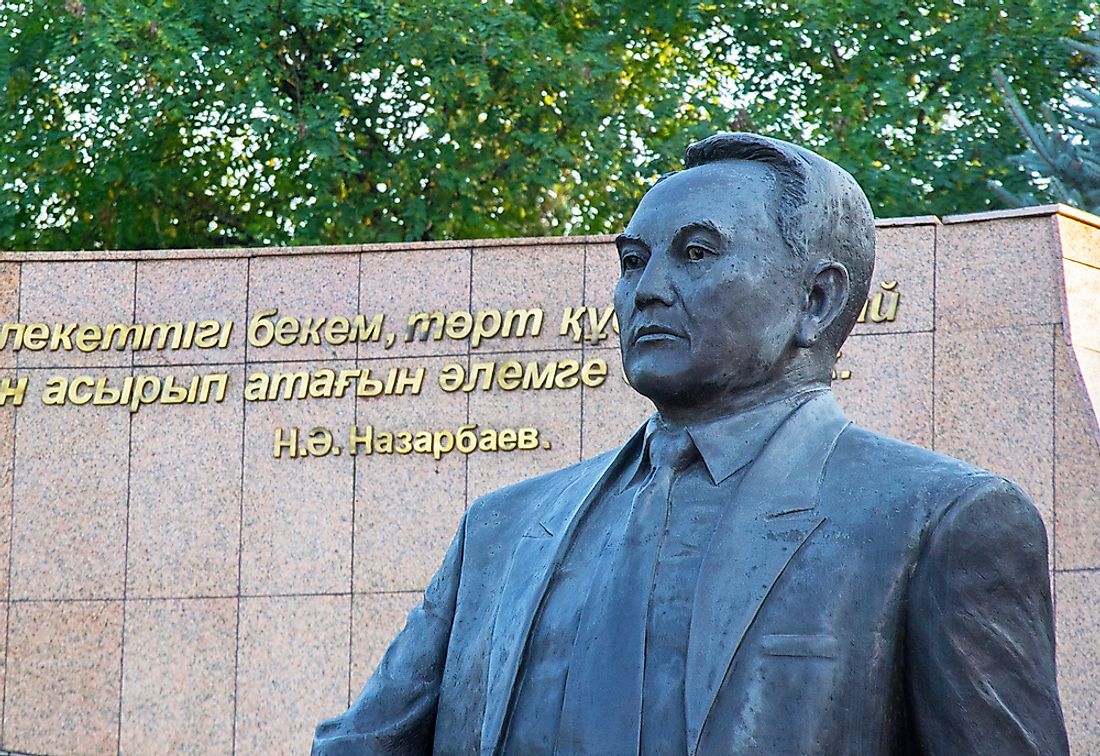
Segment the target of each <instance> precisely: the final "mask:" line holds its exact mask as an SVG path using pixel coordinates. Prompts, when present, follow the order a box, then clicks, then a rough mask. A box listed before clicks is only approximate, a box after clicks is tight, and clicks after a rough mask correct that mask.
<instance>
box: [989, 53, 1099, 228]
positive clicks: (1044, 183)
mask: <svg viewBox="0 0 1100 756" xmlns="http://www.w3.org/2000/svg"><path fill="white" fill-rule="evenodd" d="M1098 41H1100V37H1098V36H1097V35H1096V34H1093V35H1090V42H1091V44H1090V43H1085V42H1080V41H1076V40H1072V39H1069V40H1066V45H1067V46H1068V47H1069V48H1070V49H1071V50H1073V51H1075V52H1077V53H1079V54H1080V55H1081V56H1083V58H1084V59H1085V60H1087V61H1088V71H1087V75H1088V78H1089V79H1091V82H1092V83H1091V85H1085V84H1083V83H1077V84H1074V85H1073V86H1072V88H1071V90H1070V93H1071V96H1070V98H1069V99H1068V100H1067V101H1065V102H1063V103H1061V104H1060V107H1058V110H1057V111H1055V109H1054V108H1052V107H1050V106H1048V105H1043V106H1041V108H1040V112H1041V113H1042V115H1043V125H1042V126H1038V127H1037V126H1036V125H1035V124H1034V123H1033V122H1032V121H1031V118H1030V117H1029V116H1028V114H1027V110H1026V108H1024V106H1023V105H1022V104H1020V99H1019V97H1018V96H1017V95H1016V90H1015V88H1014V87H1013V86H1012V84H1011V83H1010V82H1009V81H1008V78H1007V77H1006V76H1005V74H1004V72H1003V71H1000V70H997V71H994V72H993V77H994V81H995V82H996V84H997V88H998V89H1000V91H1001V93H1002V95H1003V96H1004V99H1005V103H1006V104H1005V107H1006V109H1007V110H1008V113H1009V115H1011V116H1012V118H1013V120H1015V122H1016V125H1017V126H1018V127H1019V129H1020V131H1021V132H1022V133H1023V135H1024V137H1025V138H1026V139H1027V143H1028V149H1027V151H1026V152H1024V153H1023V154H1021V155H1016V156H1014V157H1011V158H1009V163H1010V164H1011V165H1014V166H1016V167H1017V168H1019V169H1021V170H1022V171H1024V172H1025V173H1026V174H1027V175H1028V177H1029V178H1030V179H1031V181H1032V184H1033V185H1034V186H1035V188H1036V190H1037V191H1038V193H1039V194H1038V196H1036V195H1035V194H1034V193H1032V192H1022V193H1018V194H1013V193H1012V192H1010V191H1008V190H1007V189H1005V188H1004V186H1002V185H1001V184H1000V183H999V182H994V183H992V184H991V188H992V189H993V191H994V192H996V193H997V194H998V195H1000V196H1001V197H1002V198H1003V199H1004V200H1005V201H1006V202H1008V203H1009V204H1012V205H1017V206H1023V205H1036V204H1039V202H1040V198H1042V199H1044V200H1047V201H1053V202H1064V203H1066V204H1068V205H1073V206H1074V207H1079V208H1081V209H1083V210H1088V211H1090V212H1093V213H1097V212H1100V92H1098V91H1097V82H1100V46H1097V44H1096V42H1098Z"/></svg>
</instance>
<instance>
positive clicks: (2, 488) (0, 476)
mask: <svg viewBox="0 0 1100 756" xmlns="http://www.w3.org/2000/svg"><path fill="white" fill-rule="evenodd" d="M3 377H4V374H3V373H0V379H3ZM14 484H15V407H12V406H11V405H10V404H8V405H6V406H4V407H0V597H3V598H5V599H6V598H7V596H8V566H9V565H10V561H9V558H10V555H11V511H12V493H13V486H14Z"/></svg>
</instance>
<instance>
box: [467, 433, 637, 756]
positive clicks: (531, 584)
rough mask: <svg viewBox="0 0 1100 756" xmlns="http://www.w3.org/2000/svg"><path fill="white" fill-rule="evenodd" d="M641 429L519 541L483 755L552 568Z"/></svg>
mask: <svg viewBox="0 0 1100 756" xmlns="http://www.w3.org/2000/svg"><path fill="white" fill-rule="evenodd" d="M644 428H645V426H644V425H643V426H642V428H640V429H639V430H638V431H637V432H635V434H634V435H633V436H632V437H631V439H630V440H629V441H628V442H627V443H626V444H625V445H624V446H623V447H622V448H621V449H620V450H619V452H618V453H617V454H613V455H608V457H607V458H606V459H604V460H602V461H599V462H597V463H596V464H593V465H589V466H588V467H587V468H586V469H584V470H583V471H582V472H581V473H580V474H579V475H578V476H577V477H576V478H575V479H574V480H573V481H572V482H571V483H570V484H569V485H568V486H566V488H565V489H564V490H563V491H561V492H560V493H554V492H551V493H549V494H548V495H547V498H546V499H545V500H544V501H542V502H540V503H539V505H538V507H537V510H538V511H540V512H543V513H545V514H544V515H543V516H542V517H541V518H540V520H539V521H538V522H537V523H536V524H535V525H534V526H533V527H532V528H531V529H530V530H528V532H527V533H525V534H524V535H523V537H522V538H520V539H519V543H518V544H517V545H516V547H515V550H514V551H513V553H512V561H511V563H510V565H509V567H508V575H507V577H506V578H505V580H504V586H503V588H502V590H501V595H500V601H499V603H498V604H497V612H496V617H495V618H494V620H493V642H492V646H491V649H490V654H489V680H488V690H487V692H486V705H485V719H484V720H483V721H482V725H481V752H482V753H490V754H494V753H497V752H499V750H500V749H501V748H502V747H503V742H502V739H503V735H504V726H505V720H506V718H507V715H508V709H509V705H510V703H511V700H512V694H513V689H514V687H515V684H516V678H517V675H518V673H519V668H520V664H521V662H522V660H523V656H524V652H525V650H526V647H527V638H528V636H529V635H530V633H531V628H532V626H533V624H534V619H535V615H536V614H537V613H538V609H539V606H540V605H541V604H542V599H543V596H544V595H545V594H546V589H547V586H548V585H549V583H550V578H551V576H552V575H553V573H554V568H555V567H556V566H557V565H558V564H560V563H561V560H562V559H563V558H564V557H565V552H566V550H567V549H568V547H569V544H570V543H572V540H573V534H574V533H575V532H576V526H577V523H578V522H579V521H580V519H581V517H580V515H581V514H583V513H584V511H585V510H586V509H587V508H588V505H589V504H591V503H592V501H593V500H594V499H596V498H598V497H599V496H600V494H601V493H602V492H603V490H604V489H605V487H606V481H607V480H608V478H610V477H612V476H613V475H614V474H615V471H617V470H618V469H619V467H620V465H619V464H618V463H619V461H620V460H626V459H635V458H637V449H638V448H639V445H640V444H641V439H642V438H643V433H644V431H643V429H644Z"/></svg>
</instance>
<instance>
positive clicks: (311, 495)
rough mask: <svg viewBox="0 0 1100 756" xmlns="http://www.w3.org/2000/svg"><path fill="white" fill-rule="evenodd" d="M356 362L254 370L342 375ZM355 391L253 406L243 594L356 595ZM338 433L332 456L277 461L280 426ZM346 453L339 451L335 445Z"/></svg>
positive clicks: (249, 408)
mask: <svg viewBox="0 0 1100 756" xmlns="http://www.w3.org/2000/svg"><path fill="white" fill-rule="evenodd" d="M354 367H355V362H354V361H346V362H345V361H327V362H323V363H312V362H306V363H281V364H267V365H262V366H257V365H251V366H250V367H249V370H250V372H251V371H262V372H265V373H268V374H275V373H285V372H296V371H302V372H305V373H312V372H313V371H315V370H317V369H320V368H328V369H331V370H335V371H337V372H339V371H340V370H348V369H353V368H354ZM354 393H355V389H354V387H353V388H352V390H351V391H350V392H349V393H348V394H347V395H345V396H344V397H342V398H330V399H302V400H295V399H291V400H281V399H280V400H276V401H257V402H247V403H246V406H245V434H244V498H243V502H244V507H243V510H244V515H243V516H244V522H243V525H242V528H241V532H242V537H241V591H242V593H244V594H245V595H262V596H266V595H272V594H284V593H341V592H342V593H349V592H350V591H351V537H352V535H351V534H352V522H351V509H352V495H353V494H352V492H353V482H352V481H353V471H352V459H353V458H352V457H351V455H350V454H348V453H347V450H346V449H344V446H346V443H345V440H346V438H347V434H348V429H349V427H350V426H351V425H352V423H353V418H354V416H355V415H354V406H353V403H354V399H355V397H354ZM292 428H297V429H298V433H299V436H298V439H299V443H298V447H299V449H300V450H305V449H306V448H307V447H306V444H307V438H308V435H309V433H310V432H311V431H312V430H313V429H315V428H324V429H327V430H329V431H330V432H331V433H332V435H333V447H334V448H333V453H331V454H328V455H326V456H311V455H308V454H302V455H299V456H298V457H297V458H292V457H290V452H289V450H283V451H282V456H281V458H279V459H276V458H275V456H274V444H275V433H276V429H282V430H283V432H284V434H286V437H289V434H290V433H291V429H292ZM337 446H339V447H340V448H341V452H340V454H338V455H337V454H336V453H335V447H337Z"/></svg>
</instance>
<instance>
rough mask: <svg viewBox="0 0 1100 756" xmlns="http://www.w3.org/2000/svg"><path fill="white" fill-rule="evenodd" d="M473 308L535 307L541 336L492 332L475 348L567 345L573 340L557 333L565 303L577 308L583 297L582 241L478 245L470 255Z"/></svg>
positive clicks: (512, 349) (492, 349)
mask: <svg viewBox="0 0 1100 756" xmlns="http://www.w3.org/2000/svg"><path fill="white" fill-rule="evenodd" d="M472 286H473V291H472V294H471V298H472V304H471V309H472V310H473V312H474V313H475V317H476V314H477V313H478V312H480V311H482V310H500V311H501V312H505V311H507V310H511V309H532V308H539V309H541V310H542V311H543V323H542V329H541V332H540V335H539V336H534V337H532V336H530V335H528V336H523V337H515V336H512V337H509V338H502V337H499V336H498V337H495V338H490V339H486V340H485V341H482V342H481V343H480V345H478V346H477V347H476V348H475V347H473V342H472V341H471V349H472V351H473V353H475V354H476V353H478V352H515V351H520V350H522V351H531V350H535V349H540V350H541V349H565V348H569V347H572V346H574V343H573V341H572V339H569V338H566V337H564V336H559V335H558V330H559V328H560V326H561V320H562V314H563V313H564V312H565V309H566V308H567V307H579V306H581V301H582V299H583V297H584V244H583V243H577V244H561V245H553V246H548V247H537V246H530V247H529V246H525V247H480V248H477V247H475V248H474V254H473V284H472Z"/></svg>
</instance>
